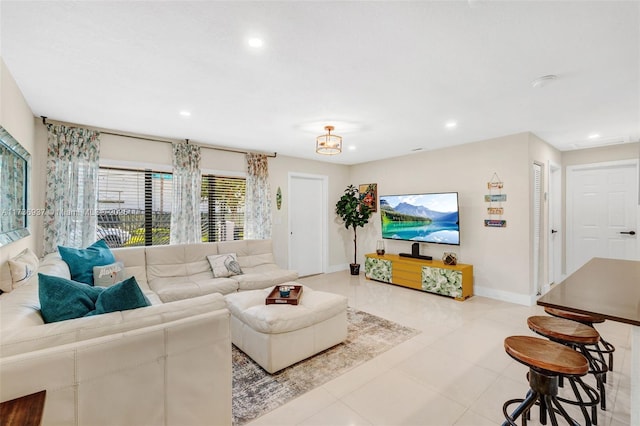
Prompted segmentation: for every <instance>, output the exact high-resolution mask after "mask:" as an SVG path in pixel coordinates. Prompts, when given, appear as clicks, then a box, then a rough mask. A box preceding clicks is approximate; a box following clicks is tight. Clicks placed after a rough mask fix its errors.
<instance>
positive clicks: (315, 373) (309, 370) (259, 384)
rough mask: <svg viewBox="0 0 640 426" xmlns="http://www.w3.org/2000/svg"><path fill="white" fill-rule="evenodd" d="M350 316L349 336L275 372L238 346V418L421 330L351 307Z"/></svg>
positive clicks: (256, 413)
mask: <svg viewBox="0 0 640 426" xmlns="http://www.w3.org/2000/svg"><path fill="white" fill-rule="evenodd" d="M347 321H348V323H349V325H348V335H347V340H345V341H344V342H342V343H340V344H339V345H336V346H334V347H332V348H329V349H327V350H326V351H323V352H320V353H319V354H317V355H315V356H313V357H311V358H309V359H306V360H304V361H300V362H298V363H297V364H294V365H292V366H291V367H287V368H285V369H284V370H281V371H279V372H277V373H276V374H269V373H267V372H266V371H264V370H263V369H262V367H260V366H259V365H258V364H256V363H255V362H253V360H251V358H249V357H248V356H247V355H245V354H244V353H243V352H242V351H240V350H239V349H238V348H236V347H235V346H234V347H233V424H234V425H236V426H240V425H243V424H245V423H248V422H250V421H251V420H253V419H256V418H258V417H260V416H261V415H263V414H266V413H268V412H269V411H271V410H274V409H275V408H278V407H279V406H281V405H283V404H285V403H286V402H289V401H290V400H292V399H293V398H296V397H298V396H300V395H302V394H304V393H305V392H308V391H310V390H311V389H313V388H315V387H318V386H320V385H322V384H323V383H326V382H328V381H329V380H331V379H334V378H336V377H338V376H339V375H341V374H344V373H346V372H347V371H349V370H351V369H352V368H354V367H356V366H358V365H360V364H362V363H364V362H365V361H368V360H370V359H372V358H374V357H376V356H377V355H380V354H381V353H383V352H385V351H387V350H389V349H391V348H392V347H394V346H396V345H398V344H399V343H402V342H404V341H405V340H407V339H409V338H411V337H413V336H415V335H416V334H419V333H420V331H418V330H415V329H412V328H409V327H404V326H402V325H400V324H397V323H394V322H392V321H388V320H386V319H383V318H380V317H377V316H375V315H371V314H368V313H366V312H362V311H358V310H356V309H352V308H348V309H347Z"/></svg>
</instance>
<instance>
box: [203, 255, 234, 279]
mask: <svg viewBox="0 0 640 426" xmlns="http://www.w3.org/2000/svg"><path fill="white" fill-rule="evenodd" d="M207 259H208V260H209V264H210V265H211V270H212V271H213V276H214V277H215V278H222V277H230V276H232V275H240V274H242V269H241V268H240V264H239V263H238V258H237V257H236V254H235V253H228V254H218V255H211V256H207Z"/></svg>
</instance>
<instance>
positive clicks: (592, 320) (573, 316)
mask: <svg viewBox="0 0 640 426" xmlns="http://www.w3.org/2000/svg"><path fill="white" fill-rule="evenodd" d="M544 311H545V312H546V313H548V314H549V315H553V316H554V317H559V318H565V319H569V320H573V321H578V322H581V323H584V324H600V323H603V322H605V321H606V319H605V318H604V317H601V316H600V315H591V314H579V313H577V312H569V311H565V310H563V309H557V308H549V307H545V308H544Z"/></svg>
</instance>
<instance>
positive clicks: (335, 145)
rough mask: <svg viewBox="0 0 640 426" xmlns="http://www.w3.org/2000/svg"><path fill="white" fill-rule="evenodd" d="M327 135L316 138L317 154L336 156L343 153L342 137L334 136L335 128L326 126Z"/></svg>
mask: <svg viewBox="0 0 640 426" xmlns="http://www.w3.org/2000/svg"><path fill="white" fill-rule="evenodd" d="M324 129H325V130H326V131H327V134H326V135H320V136H318V137H317V138H316V152H317V153H318V154H323V155H335V154H340V153H341V152H342V136H338V135H332V134H331V131H332V130H333V126H324Z"/></svg>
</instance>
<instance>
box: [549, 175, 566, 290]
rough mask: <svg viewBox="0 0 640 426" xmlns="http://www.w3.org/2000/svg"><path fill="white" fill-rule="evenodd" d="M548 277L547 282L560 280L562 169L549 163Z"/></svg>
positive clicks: (551, 282)
mask: <svg viewBox="0 0 640 426" xmlns="http://www.w3.org/2000/svg"><path fill="white" fill-rule="evenodd" d="M548 200H549V233H548V235H549V277H548V278H547V282H548V284H554V283H559V282H562V279H563V277H562V234H563V233H562V169H561V168H560V166H558V165H557V164H552V163H549V194H548Z"/></svg>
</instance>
